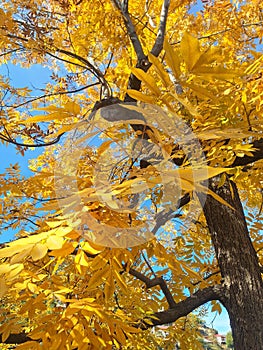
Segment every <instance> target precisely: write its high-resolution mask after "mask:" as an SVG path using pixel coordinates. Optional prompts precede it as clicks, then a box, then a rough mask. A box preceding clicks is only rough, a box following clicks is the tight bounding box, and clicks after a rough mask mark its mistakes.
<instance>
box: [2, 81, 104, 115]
mask: <svg viewBox="0 0 263 350" xmlns="http://www.w3.org/2000/svg"><path fill="white" fill-rule="evenodd" d="M98 84H99V83H98V82H96V83H93V84H89V85H85V86H82V87H81V88H78V89H74V90H66V91H60V92H52V93H49V94H45V95H41V96H37V97H33V98H31V99H30V100H28V101H25V102H22V103H20V104H18V105H15V106H9V105H5V106H4V107H6V108H12V109H16V108H19V107H22V106H24V105H26V104H28V103H31V102H35V101H38V100H41V99H45V98H47V97H52V96H60V95H67V94H75V93H76V92H80V91H82V90H86V89H88V88H90V87H92V86H96V85H98Z"/></svg>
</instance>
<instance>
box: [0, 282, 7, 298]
mask: <svg viewBox="0 0 263 350" xmlns="http://www.w3.org/2000/svg"><path fill="white" fill-rule="evenodd" d="M6 292H7V285H6V283H5V280H4V279H3V278H0V298H2V297H3V296H4V294H5V293H6Z"/></svg>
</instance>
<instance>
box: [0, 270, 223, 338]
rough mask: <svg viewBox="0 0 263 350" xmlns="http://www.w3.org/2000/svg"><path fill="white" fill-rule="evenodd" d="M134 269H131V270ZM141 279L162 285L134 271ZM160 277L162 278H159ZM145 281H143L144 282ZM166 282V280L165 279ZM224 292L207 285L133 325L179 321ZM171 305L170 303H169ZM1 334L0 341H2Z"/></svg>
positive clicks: (24, 336)
mask: <svg viewBox="0 0 263 350" xmlns="http://www.w3.org/2000/svg"><path fill="white" fill-rule="evenodd" d="M131 271H132V269H130V272H131ZM132 273H134V274H135V275H136V276H135V277H137V278H139V279H140V280H142V279H143V280H144V281H145V283H148V285H149V288H151V287H153V286H155V285H160V283H161V285H162V281H161V280H159V281H158V280H157V279H155V280H152V281H151V282H149V281H148V280H147V277H145V276H144V275H142V274H141V275H140V273H139V272H134V271H132ZM159 279H160V278H159ZM144 281H143V282H144ZM164 283H165V281H164ZM223 293H224V288H223V287H222V286H221V285H216V286H213V287H207V288H204V289H202V290H198V291H197V292H196V293H194V294H192V295H190V296H189V297H187V298H186V299H185V300H182V301H180V302H178V303H175V302H174V301H172V304H171V307H170V308H169V309H167V310H165V311H160V312H155V313H154V314H153V315H152V316H148V317H147V318H145V319H144V320H141V321H140V322H137V323H136V324H134V325H133V326H134V327H136V328H140V329H142V330H146V329H148V328H151V327H154V326H158V325H163V324H167V323H172V322H175V321H177V320H178V319H179V318H181V317H184V316H187V315H188V314H189V313H191V312H192V311H194V310H195V309H196V308H198V307H199V306H201V305H203V304H205V303H207V302H208V301H212V300H220V299H221V295H222V294H223ZM169 306H170V305H169ZM30 340H31V339H30V338H28V337H27V335H26V334H25V333H20V334H10V336H9V337H8V338H7V340H6V341H5V342H4V343H5V344H21V343H25V342H26V341H30ZM1 341H2V339H1V335H0V343H1Z"/></svg>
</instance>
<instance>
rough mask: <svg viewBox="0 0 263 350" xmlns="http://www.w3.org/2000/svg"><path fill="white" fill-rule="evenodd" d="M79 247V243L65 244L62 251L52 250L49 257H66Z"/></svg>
mask: <svg viewBox="0 0 263 350" xmlns="http://www.w3.org/2000/svg"><path fill="white" fill-rule="evenodd" d="M77 245H78V243H77V242H65V243H64V244H63V246H62V247H61V248H60V249H55V250H52V252H50V253H49V255H51V256H55V257H66V256H68V255H70V254H71V253H73V252H74V250H75V248H76V246H77Z"/></svg>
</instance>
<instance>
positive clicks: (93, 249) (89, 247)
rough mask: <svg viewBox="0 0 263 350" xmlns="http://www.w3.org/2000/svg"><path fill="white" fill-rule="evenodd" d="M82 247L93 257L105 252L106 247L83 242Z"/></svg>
mask: <svg viewBox="0 0 263 350" xmlns="http://www.w3.org/2000/svg"><path fill="white" fill-rule="evenodd" d="M80 246H81V248H82V249H83V250H84V251H85V252H87V253H88V254H91V255H96V254H99V253H100V252H102V251H103V250H104V247H102V246H99V245H98V244H95V243H92V242H81V243H80Z"/></svg>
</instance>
